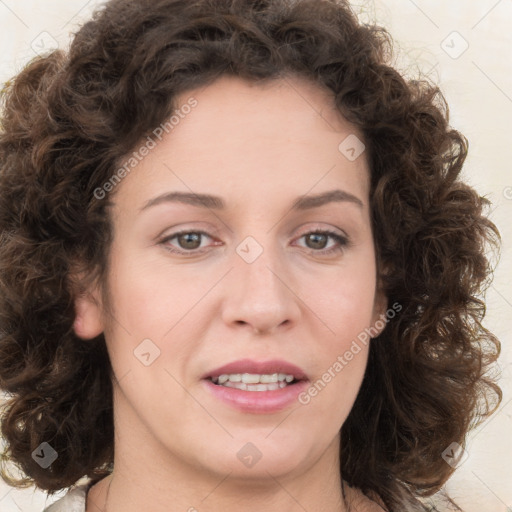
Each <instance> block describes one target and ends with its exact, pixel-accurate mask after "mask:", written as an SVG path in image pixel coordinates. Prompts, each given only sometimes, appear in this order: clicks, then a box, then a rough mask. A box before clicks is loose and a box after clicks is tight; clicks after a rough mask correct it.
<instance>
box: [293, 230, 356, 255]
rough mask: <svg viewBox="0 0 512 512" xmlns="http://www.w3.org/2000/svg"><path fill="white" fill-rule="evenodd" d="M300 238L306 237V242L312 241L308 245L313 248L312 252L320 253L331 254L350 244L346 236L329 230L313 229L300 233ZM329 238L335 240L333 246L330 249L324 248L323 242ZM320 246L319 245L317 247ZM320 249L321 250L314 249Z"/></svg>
mask: <svg viewBox="0 0 512 512" xmlns="http://www.w3.org/2000/svg"><path fill="white" fill-rule="evenodd" d="M301 238H305V239H306V243H307V242H308V241H309V242H310V243H312V246H309V248H310V249H315V250H314V251H313V252H315V253H320V254H331V253H333V252H335V251H342V250H343V249H344V248H345V247H348V246H349V245H350V243H349V240H348V238H347V237H346V236H343V235H340V234H339V233H336V232H334V231H329V230H315V231H309V232H308V233H305V234H304V235H302V236H301V237H300V238H299V240H300V239H301ZM329 238H331V239H333V240H335V241H336V243H335V244H334V246H333V247H331V248H330V249H324V246H325V244H326V243H327V241H328V240H329ZM319 246H321V247H319ZM316 249H321V250H316Z"/></svg>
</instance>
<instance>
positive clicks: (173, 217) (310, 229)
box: [75, 77, 386, 481]
mask: <svg viewBox="0 0 512 512" xmlns="http://www.w3.org/2000/svg"><path fill="white" fill-rule="evenodd" d="M191 98H194V100H195V102H194V103H191V102H190V101H189V100H190V99H191ZM179 100H180V101H179V102H178V104H179V105H185V104H187V101H189V104H194V105H195V106H194V107H193V108H190V109H189V108H184V109H183V111H182V116H180V117H179V122H178V123H175V124H174V127H173V128H172V130H168V133H166V132H165V131H164V132H163V136H161V140H158V138H157V137H156V136H155V137H153V139H154V140H155V142H157V143H156V146H155V147H152V148H151V149H150V151H149V152H148V153H149V154H147V155H146V156H145V157H144V158H143V159H142V160H141V161H140V163H138V165H137V166H136V167H135V168H134V169H133V170H132V171H131V172H130V173H129V174H128V175H127V176H126V177H125V178H124V179H123V180H122V182H121V183H119V184H118V185H117V187H116V190H115V195H114V196H113V202H114V207H113V210H112V215H113V217H112V218H113V226H114V241H113V245H112V248H111V253H110V274H109V276H108V283H103V284H104V285H105V284H106V285H107V286H108V293H109V297H110V302H111V307H112V312H113V316H110V315H106V314H102V308H101V301H100V297H101V294H100V293H99V292H97V291H93V292H92V293H91V296H92V297H96V302H94V301H92V300H89V299H85V298H81V299H79V300H78V301H77V319H76V322H75V331H76V332H77V334H78V335H79V336H81V337H82V338H90V337H92V336H95V335H97V334H98V333H99V332H102V331H104V332H105V336H106V342H107V346H108V350H109V354H110V357H111V360H112V365H113V369H114V373H115V376H116V382H115V383H114V404H115V405H114V410H115V418H116V420H115V421H116V439H117V441H116V443H117V445H116V450H123V449H126V450H128V448H127V447H128V446H131V447H133V446H142V445H143V446H144V447H145V449H144V450H141V451H140V452H139V456H140V457H148V463H151V464H154V461H155V460H159V461H160V462H161V463H162V464H167V465H168V466H169V467H171V466H172V467H176V468H177V467H181V468H184V467H186V468H189V470H190V471H194V474H196V475H197V474H199V472H202V473H209V474H211V475H215V476H216V477H219V475H226V473H228V472H231V474H232V476H237V475H238V476H239V477H240V478H257V477H258V476H259V477H265V476H268V473H267V472H270V473H271V474H272V475H287V474H288V475H291V474H293V473H296V472H304V471H307V470H308V469H309V468H311V467H312V466H313V465H314V464H315V463H316V462H317V461H318V460H320V459H321V458H322V460H327V459H328V460H329V463H330V464H332V463H335V461H336V460H337V457H338V450H339V430H340V428H341V426H342V424H343V422H344V421H345V419H346V418H347V416H348V414H349V412H350V410H351V407H352V405H353V403H354V400H355V398H356V395H357V393H358V390H359V387H360V384H361V382H362V378H363V374H364V370H365V367H366V362H367V355H368V344H364V343H361V342H358V345H357V346H358V350H357V349H355V345H354V341H357V340H358V336H360V335H361V333H362V332H364V330H365V328H366V329H368V328H369V327H372V326H373V325H374V324H375V323H376V321H377V320H378V319H379V318H380V315H382V313H383V312H384V311H385V307H386V303H385V299H384V298H383V297H382V296H381V295H380V294H379V293H378V290H377V281H376V261H375V249H374V245H373V238H372V231H371V224H370V210H369V203H368V198H369V171H368V167H367V161H366V155H365V153H364V152H363V153H362V154H361V155H360V156H359V157H358V158H355V159H354V158H347V156H346V155H347V154H348V155H350V156H353V155H352V154H351V153H350V152H349V153H347V152H346V148H345V146H343V144H342V150H340V149H339V146H340V143H342V142H343V141H344V140H345V139H346V138H347V137H348V136H354V135H355V134H356V133H357V132H356V131H355V129H354V127H352V126H351V125H349V124H348V123H347V122H346V121H344V120H343V119H342V118H341V117H340V116H339V114H338V113H337V112H336V111H335V108H334V103H333V101H332V99H331V97H330V96H329V94H328V93H327V92H326V91H324V90H322V89H319V88H318V86H316V85H312V84H310V83H309V82H306V81H303V80H301V79H297V78H293V79H292V78H288V79H286V80H285V79H280V80H279V81H275V82H273V83H272V84H266V85H264V86H262V85H255V84H250V83H246V82H244V81H242V80H240V79H237V78H231V77H223V78H221V79H219V80H217V81H216V82H215V83H213V84H212V85H209V86H208V87H206V88H202V89H198V90H194V91H190V92H188V93H187V94H183V95H182V96H181V97H180V98H179ZM183 112H187V114H186V115H184V114H183ZM160 131H161V130H160ZM156 133H159V132H158V131H157V132H156ZM359 139H362V137H361V136H359ZM349 140H352V139H349ZM354 140H355V139H354ZM345 144H346V143H345ZM343 148H345V150H343ZM136 149H137V148H136ZM356 149H357V148H356ZM352 153H353V152H352ZM332 191H340V192H337V193H335V194H332V195H331V196H329V195H325V194H327V193H328V192H332ZM175 193H182V194H187V196H186V197H182V198H181V199H182V200H179V199H180V198H179V196H177V195H176V194H175ZM172 194H174V195H172ZM203 195H205V196H206V195H208V196H214V197H215V198H214V199H212V198H204V197H202V198H200V197H199V196H203ZM187 197H188V199H187ZM321 197H324V199H323V200H322V199H321ZM315 198H316V199H315ZM329 199H330V200H329ZM178 233H181V234H178ZM94 294H96V295H94ZM379 325H380V323H379ZM359 339H361V336H360V337H359ZM347 352H350V353H351V354H352V357H350V358H349V357H347ZM241 360H243V362H245V363H248V364H246V365H245V366H244V365H243V364H242V363H239V362H240V361H241ZM248 360H249V362H248ZM276 360H277V361H278V362H277V363H275V364H269V365H268V366H265V363H267V362H269V361H270V362H271V361H274V362H275V361H276ZM342 360H343V363H342V362H341V361H342ZM251 362H252V366H251ZM229 363H234V366H232V367H230V368H228V369H224V370H222V369H221V370H220V371H216V370H217V369H219V368H221V367H222V366H224V365H226V364H229ZM336 363H338V364H336ZM286 364H288V365H289V366H286ZM259 365H260V366H259ZM292 365H293V366H292ZM340 366H341V369H340ZM299 370H300V371H301V372H302V373H300V372H299ZM329 370H330V371H329ZM219 373H221V374H222V373H223V374H227V375H230V380H229V382H230V383H231V384H234V385H235V387H226V385H223V386H220V385H219V383H218V382H217V384H215V383H214V382H213V381H212V379H211V378H209V377H214V376H218V374H219ZM243 373H248V374H266V375H267V374H268V377H263V378H261V377H260V379H259V382H260V385H263V387H260V388H258V389H260V390H252V391H248V390H245V391H244V390H240V389H236V385H238V386H240V382H237V381H239V377H237V375H241V374H243ZM275 373H278V374H279V373H283V374H285V375H293V378H294V380H297V381H298V382H295V383H293V382H294V381H292V383H289V384H287V385H286V386H285V387H284V388H282V387H279V386H280V384H279V382H280V381H279V375H278V376H277V378H278V382H277V383H276V382H272V381H275V377H274V374H275ZM326 374H328V375H327V376H326ZM329 377H330V378H329ZM240 378H241V377H240ZM223 379H225V377H224V378H222V379H221V380H223ZM245 380H248V379H247V378H245ZM249 380H250V378H249ZM256 380H258V377H256ZM281 380H282V377H281ZM262 381H270V386H269V384H266V383H265V382H263V384H262ZM319 381H320V384H319ZM284 382H285V383H286V378H285V380H284ZM315 383H317V385H316V388H315V389H316V393H315V391H314V389H313V387H314V385H315ZM231 384H228V386H231ZM245 384H247V385H248V386H250V387H251V388H252V386H254V384H251V383H245ZM272 384H274V385H273V386H272ZM281 385H284V384H281ZM276 387H277V388H278V389H274V388H276ZM142 452H143V453H144V454H145V455H144V454H143V453H142ZM258 458H259V460H258ZM254 461H256V462H254ZM139 462H140V460H139ZM217 481H218V480H217Z"/></svg>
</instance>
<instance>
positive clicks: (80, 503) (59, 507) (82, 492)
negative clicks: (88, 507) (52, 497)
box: [43, 482, 90, 512]
mask: <svg viewBox="0 0 512 512" xmlns="http://www.w3.org/2000/svg"><path fill="white" fill-rule="evenodd" d="M89 486H90V482H84V483H82V484H78V485H74V486H73V487H70V488H69V490H68V491H67V493H66V494H65V495H64V496H62V498H60V499H58V500H57V501H56V502H54V503H52V504H51V505H49V506H48V507H46V508H45V509H44V510H43V512H85V498H86V495H87V490H88V488H89Z"/></svg>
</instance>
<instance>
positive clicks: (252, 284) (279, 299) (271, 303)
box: [224, 231, 298, 331]
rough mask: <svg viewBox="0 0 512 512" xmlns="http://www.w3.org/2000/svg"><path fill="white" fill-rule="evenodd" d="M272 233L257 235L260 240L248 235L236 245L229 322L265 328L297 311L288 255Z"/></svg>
mask: <svg viewBox="0 0 512 512" xmlns="http://www.w3.org/2000/svg"><path fill="white" fill-rule="evenodd" d="M273 235H275V233H274V232H272V231H271V232H270V233H267V234H266V235H265V236H264V237H263V236H258V238H259V239H260V240H261V242H260V241H259V240H257V239H256V237H253V236H248V237H246V238H245V239H244V240H242V242H241V243H240V244H238V246H237V247H236V249H235V251H236V254H235V255H234V268H233V271H232V277H231V279H232V282H231V286H230V289H231V292H230V293H229V297H226V300H227V304H226V306H225V308H224V319H225V321H226V322H228V323H233V322H236V323H244V324H250V325H252V327H253V328H254V329H256V330H259V331H265V330H271V329H273V328H275V327H277V326H279V325H280V324H282V323H283V322H286V321H289V320H291V319H292V318H294V316H295V315H296V314H297V312H298V309H297V305H296V304H295V301H294V294H293V293H292V292H291V290H290V289H289V286H290V284H289V283H288V281H290V272H288V271H287V270H285V269H286V264H285V261H284V257H285V255H284V253H283V252H282V251H281V250H280V248H279V247H277V245H276V244H274V243H273V242H271V240H272V239H273Z"/></svg>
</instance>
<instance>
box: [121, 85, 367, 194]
mask: <svg viewBox="0 0 512 512" xmlns="http://www.w3.org/2000/svg"><path fill="white" fill-rule="evenodd" d="M191 100H193V102H191ZM191 104H193V105H194V106H193V108H189V107H187V108H186V109H185V108H183V109H182V112H181V115H179V116H174V118H175V120H177V121H178V122H174V123H173V126H172V129H171V130H169V131H168V132H167V133H165V134H164V135H163V137H162V138H161V140H159V141H157V144H156V147H155V148H154V149H152V150H151V152H150V154H149V155H148V156H147V157H145V158H144V160H142V161H141V162H140V164H138V165H137V169H136V171H135V172H134V173H132V174H133V175H134V176H130V177H129V179H128V180H127V181H132V189H133V193H134V194H135V193H136V192H137V195H139V196H140V195H141V194H142V195H145V196H147V195H156V194H157V193H162V188H166V189H167V190H183V191H186V192H190V191H193V192H198V193H199V192H205V191H211V192H213V193H215V194H216V195H223V196H229V191H230V190H233V195H237V196H240V194H243V195H245V196H246V197H249V198H251V197H255V196H259V197H265V196H266V197H267V198H269V199H270V198H274V199H276V200H278V199H279V198H280V197H282V198H283V200H286V198H287V195H290V196H292V195H293V196H294V197H296V196H298V195H303V194H307V193H308V192H309V191H312V193H317V192H321V191H324V190H328V189H335V188H339V187H340V186H341V187H342V188H345V189H347V190H348V191H349V192H351V193H353V194H355V195H358V196H359V197H362V198H364V197H365V196H366V194H367V191H368V181H369V180H368V172H367V165H366V155H365V154H364V153H363V154H361V156H360V157H359V158H357V159H355V160H350V159H348V158H347V157H346V155H345V154H344V153H343V152H342V151H341V150H340V144H342V143H343V141H344V140H346V139H347V137H354V136H357V137H358V139H359V140H361V139H362V136H361V135H360V134H359V133H357V130H356V128H355V127H354V126H352V125H351V124H349V123H348V122H347V121H346V120H345V119H343V117H342V116H341V114H340V113H339V112H338V110H337V109H336V106H335V103H334V97H333V94H332V93H331V91H328V90H326V89H324V88H321V87H320V86H318V85H316V84H314V83H312V82H310V81H308V80H306V79H301V78H297V77H287V78H279V79H277V80H272V81H267V82H264V83H259V82H258V83H255V82H249V81H246V80H243V79H240V78H238V77H232V76H223V77H221V78H219V79H217V80H216V81H214V82H213V83H211V84H209V85H207V86H204V87H199V88H197V89H192V90H189V91H187V92H185V93H182V94H180V95H179V96H178V97H177V101H176V107H177V110H178V113H179V112H180V106H184V105H191ZM356 133H357V135H356ZM123 186H124V184H123ZM312 189H315V190H312ZM276 190H278V191H281V193H280V194H276ZM287 191H290V192H289V194H288V193H287ZM274 196H275V197H274Z"/></svg>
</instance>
